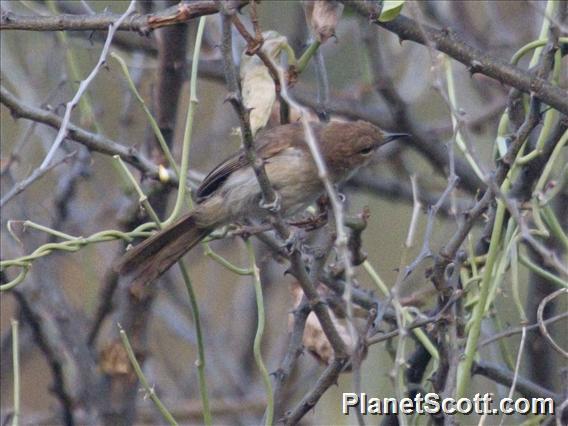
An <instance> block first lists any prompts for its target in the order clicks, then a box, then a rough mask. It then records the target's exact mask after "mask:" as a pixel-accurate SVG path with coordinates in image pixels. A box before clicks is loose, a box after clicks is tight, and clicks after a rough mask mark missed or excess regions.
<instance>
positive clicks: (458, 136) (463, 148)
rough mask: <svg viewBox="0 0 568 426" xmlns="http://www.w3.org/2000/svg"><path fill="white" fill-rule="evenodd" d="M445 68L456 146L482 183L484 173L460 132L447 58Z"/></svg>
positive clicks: (450, 66) (453, 87)
mask: <svg viewBox="0 0 568 426" xmlns="http://www.w3.org/2000/svg"><path fill="white" fill-rule="evenodd" d="M444 68H445V71H446V81H447V85H448V99H449V101H450V108H451V111H450V118H451V120H452V127H453V129H454V131H455V135H456V145H457V146H458V148H459V149H460V150H461V152H462V153H463V155H464V157H465V159H466V160H467V162H468V163H469V165H470V166H471V168H472V170H473V171H474V172H475V174H476V175H477V177H478V178H479V179H480V180H481V181H483V180H484V179H485V176H484V174H483V172H482V171H481V169H480V168H479V166H478V165H477V163H476V162H475V159H474V158H473V155H472V154H471V152H470V151H469V148H468V146H467V144H466V143H465V141H464V139H463V135H462V133H461V131H460V128H459V124H458V120H457V118H456V113H455V111H457V110H458V106H457V99H456V89H455V84H454V75H453V73H452V63H451V61H450V59H449V58H448V57H447V56H444Z"/></svg>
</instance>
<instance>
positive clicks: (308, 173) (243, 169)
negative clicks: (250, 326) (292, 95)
mask: <svg viewBox="0 0 568 426" xmlns="http://www.w3.org/2000/svg"><path fill="white" fill-rule="evenodd" d="M310 127H311V130H312V132H313V135H314V136H315V140H316V143H317V146H318V149H319V152H320V154H321V156H322V158H323V160H324V162H325V163H326V166H327V170H328V174H329V178H330V180H331V181H332V183H334V184H340V183H342V182H345V181H346V180H348V179H349V178H350V177H352V176H353V175H354V174H355V173H356V172H357V171H358V170H359V169H360V168H361V167H363V166H365V165H367V164H368V163H369V161H370V160H371V158H372V156H373V154H374V153H375V152H376V150H377V149H378V148H379V147H381V146H383V145H385V144H387V143H389V142H391V141H393V140H396V139H399V138H402V137H406V136H408V135H407V134H404V133H389V132H386V131H383V130H382V129H380V128H379V127H377V126H375V125H373V124H371V123H369V122H366V121H362V120H359V121H355V122H339V121H331V122H329V123H311V124H310ZM305 138H306V136H305V129H304V126H303V125H302V124H301V123H298V122H297V123H291V124H284V125H280V126H276V127H273V128H271V129H268V130H265V131H263V132H260V133H259V134H258V135H257V138H256V141H255V151H256V156H257V158H259V159H261V160H262V162H263V164H264V168H265V170H266V174H267V177H268V180H269V181H270V184H271V186H272V188H273V189H274V191H276V193H277V195H278V200H279V203H278V204H279V206H278V207H279V212H280V214H281V215H282V217H284V218H285V217H290V216H293V215H294V214H297V213H299V212H300V211H302V210H303V209H305V208H306V207H308V206H309V205H310V204H312V203H313V202H314V201H315V200H317V198H318V197H319V196H320V195H322V194H323V193H324V192H325V190H324V185H323V183H322V180H321V178H320V176H319V173H318V168H317V166H316V163H315V161H314V159H313V157H312V154H311V151H310V149H309V146H308V145H307V142H306V139H305ZM195 198H196V205H195V207H194V209H193V210H192V211H190V212H189V213H187V214H185V215H183V216H181V217H180V218H179V219H178V220H177V221H176V222H174V223H173V224H171V225H170V226H167V227H166V228H164V229H162V230H160V231H158V232H157V233H155V234H153V235H152V236H150V237H149V238H147V239H146V240H144V241H142V242H141V243H139V244H137V245H136V246H134V247H132V248H130V249H129V250H128V251H127V252H126V253H125V254H124V255H123V257H122V258H121V259H120V261H119V262H118V264H117V265H116V267H115V269H116V270H117V271H118V272H119V273H120V274H122V275H125V276H127V277H129V279H130V280H131V281H132V282H136V283H138V284H149V283H151V282H152V281H154V280H156V279H157V278H158V277H159V276H161V275H162V274H163V273H165V272H166V271H167V270H168V269H169V268H170V267H171V266H172V265H173V264H175V263H176V262H177V261H178V260H179V259H180V258H181V257H182V256H183V255H184V254H185V253H187V252H188V251H190V250H191V249H192V248H193V247H195V246H196V245H197V244H198V243H199V242H200V241H201V240H203V239H204V238H205V237H207V236H208V235H209V234H210V233H211V232H213V231H214V230H215V229H217V228H220V227H222V226H224V225H227V224H230V223H232V222H236V221H240V220H246V219H248V220H251V221H263V220H266V219H267V218H268V216H269V215H270V212H268V211H267V208H266V207H265V206H263V205H262V201H263V200H262V192H261V189H260V186H259V184H258V181H257V177H256V175H255V172H254V170H253V168H252V167H251V166H250V164H249V162H248V159H247V156H246V153H245V151H244V150H240V151H239V152H237V153H235V154H234V155H232V156H230V157H229V158H227V159H226V160H225V161H223V162H221V163H220V164H219V165H218V166H217V167H215V168H214V169H213V170H212V171H211V172H210V173H209V174H208V175H207V176H206V177H205V179H204V180H203V182H202V183H201V185H200V186H199V188H198V189H197V191H196V192H195Z"/></svg>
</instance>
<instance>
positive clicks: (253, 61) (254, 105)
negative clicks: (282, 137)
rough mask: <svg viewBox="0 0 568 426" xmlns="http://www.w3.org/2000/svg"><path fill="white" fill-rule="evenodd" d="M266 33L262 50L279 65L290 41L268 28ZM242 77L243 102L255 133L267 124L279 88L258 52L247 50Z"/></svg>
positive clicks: (242, 65)
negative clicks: (279, 59) (248, 111)
mask: <svg viewBox="0 0 568 426" xmlns="http://www.w3.org/2000/svg"><path fill="white" fill-rule="evenodd" d="M262 36H263V38H264V44H263V45H262V49H261V50H262V52H264V53H265V54H266V56H268V58H270V60H272V62H273V63H274V64H275V65H276V66H277V60H278V58H279V57H280V53H281V52H282V49H283V48H284V46H285V45H287V44H288V40H287V38H286V37H284V36H282V35H280V34H279V33H277V32H276V31H266V32H264V33H263V34H262ZM240 77H241V86H242V91H243V103H244V105H245V107H246V108H248V109H249V110H250V127H251V130H252V133H253V135H255V134H256V132H258V131H259V130H260V129H262V128H263V127H264V126H266V123H267V122H268V119H269V118H270V113H271V111H272V107H273V106H274V102H275V101H276V91H275V89H276V87H275V84H274V80H273V79H272V77H271V75H270V72H269V71H268V68H267V67H266V65H264V63H263V62H262V60H261V59H260V58H259V57H258V56H257V55H252V56H249V55H247V54H246V52H243V54H242V57H241V67H240Z"/></svg>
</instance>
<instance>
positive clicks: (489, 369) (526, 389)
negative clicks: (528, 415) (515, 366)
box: [473, 361, 562, 402]
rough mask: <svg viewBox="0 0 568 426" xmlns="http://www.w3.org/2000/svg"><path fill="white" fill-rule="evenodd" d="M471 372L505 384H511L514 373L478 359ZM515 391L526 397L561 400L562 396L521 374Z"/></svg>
mask: <svg viewBox="0 0 568 426" xmlns="http://www.w3.org/2000/svg"><path fill="white" fill-rule="evenodd" d="M473 374H477V375H480V376H484V377H487V378H488V379H489V380H493V381H494V382H495V383H499V384H502V385H505V386H511V384H512V383H513V378H514V374H513V372H512V371H509V370H507V369H505V368H503V367H502V366H500V365H499V364H495V363H492V362H486V361H479V362H476V363H475V364H474V366H473ZM516 388H517V391H518V392H519V393H520V394H521V395H523V396H525V397H527V398H552V399H554V400H555V401H558V402H561V401H562V397H561V396H560V395H558V394H556V393H554V392H551V391H550V390H548V389H546V388H543V387H542V386H540V385H538V384H536V383H534V382H531V381H530V380H528V379H525V378H524V377H522V376H519V377H518V378H517V385H516Z"/></svg>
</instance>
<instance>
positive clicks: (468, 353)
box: [456, 200, 506, 398]
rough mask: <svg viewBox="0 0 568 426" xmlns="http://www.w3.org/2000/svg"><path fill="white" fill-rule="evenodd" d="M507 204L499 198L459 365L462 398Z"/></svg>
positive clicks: (487, 293)
mask: <svg viewBox="0 0 568 426" xmlns="http://www.w3.org/2000/svg"><path fill="white" fill-rule="evenodd" d="M505 210H506V209H505V204H504V203H503V202H502V201H501V200H499V201H497V212H496V214H495V224H494V226H493V233H492V234H491V242H490V243H489V252H488V253H487V261H486V263H485V269H484V270H483V278H482V280H481V284H480V293H479V299H478V301H477V303H476V305H475V307H474V310H473V316H472V319H471V322H470V323H471V324H472V325H471V329H470V330H469V333H468V336H467V343H466V347H465V358H464V360H463V361H462V362H460V364H459V366H458V376H457V386H456V392H457V397H458V398H461V397H463V396H464V395H465V393H466V390H467V389H468V387H469V381H470V377H471V367H472V366H473V359H474V358H475V354H476V352H477V342H478V340H479V335H480V333H481V321H482V320H483V317H484V316H485V307H486V303H487V299H488V297H489V290H490V288H491V285H490V284H491V278H492V276H493V267H494V265H495V260H496V259H497V254H498V253H499V247H500V246H501V233H502V230H503V221H504V219H505Z"/></svg>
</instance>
